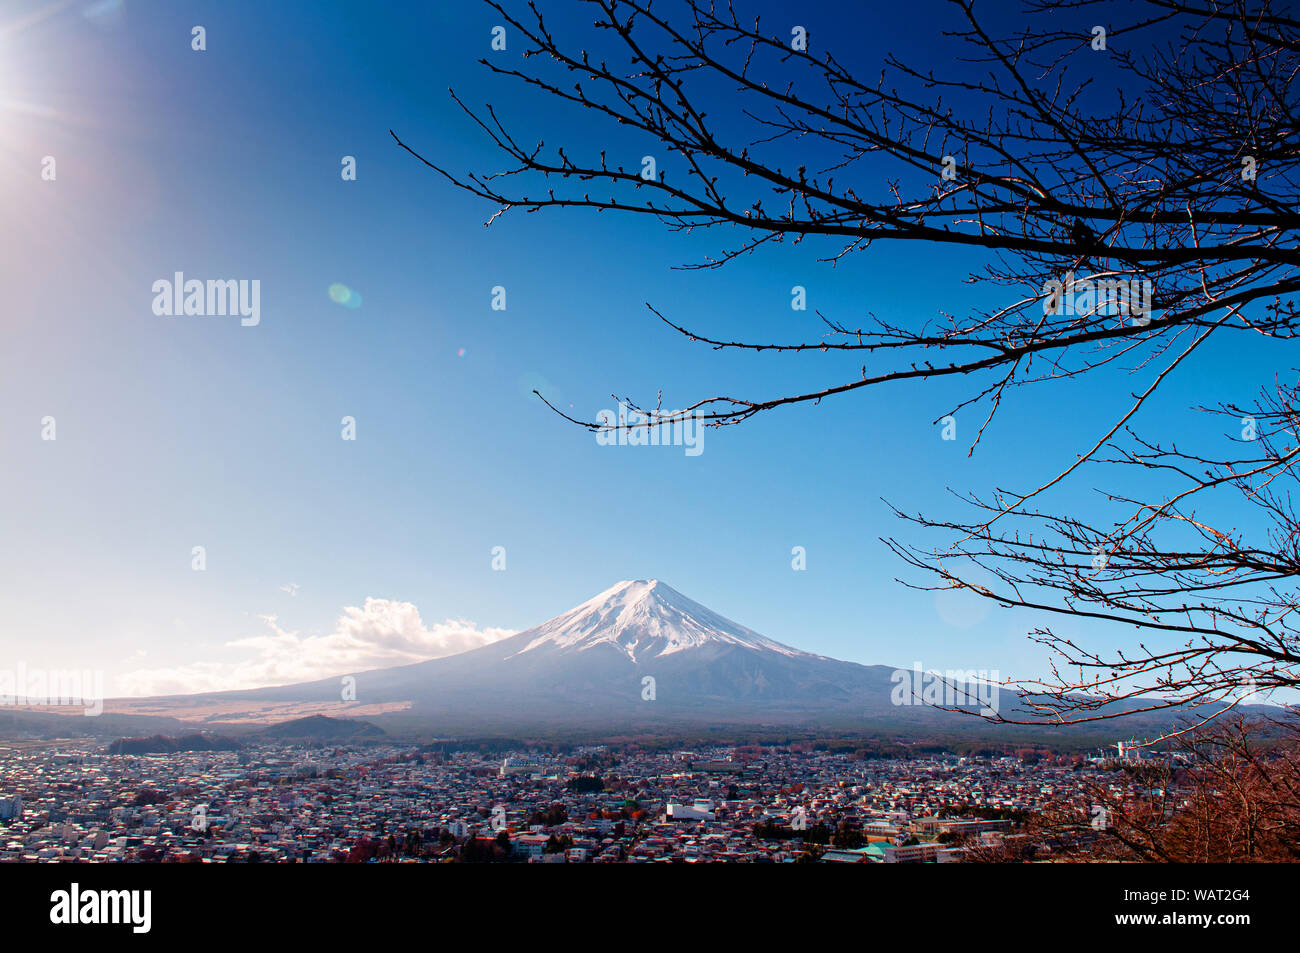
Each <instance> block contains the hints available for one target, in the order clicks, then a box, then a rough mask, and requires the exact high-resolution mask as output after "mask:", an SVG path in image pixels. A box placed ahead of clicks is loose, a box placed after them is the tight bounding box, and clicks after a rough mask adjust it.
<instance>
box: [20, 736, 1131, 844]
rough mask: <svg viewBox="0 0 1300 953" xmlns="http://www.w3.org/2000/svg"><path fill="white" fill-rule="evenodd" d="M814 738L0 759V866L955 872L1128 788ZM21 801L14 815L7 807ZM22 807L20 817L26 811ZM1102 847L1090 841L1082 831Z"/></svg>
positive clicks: (1082, 771)
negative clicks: (748, 867)
mask: <svg viewBox="0 0 1300 953" xmlns="http://www.w3.org/2000/svg"><path fill="white" fill-rule="evenodd" d="M810 747H811V746H809V745H805V744H794V745H789V746H773V747H766V746H758V745H751V746H741V747H735V748H701V749H697V750H680V751H672V752H662V753H654V752H649V751H642V750H639V748H638V746H637V745H621V746H619V750H618V751H617V753H616V752H615V750H614V749H613V748H612V747H611V746H607V745H589V746H578V747H574V748H573V749H572V750H570V751H569V752H567V753H563V754H551V753H546V752H545V751H542V750H519V751H506V752H496V753H492V754H490V755H489V754H485V753H479V752H477V751H470V750H457V748H456V746H455V745H454V744H444V743H439V744H433V745H401V744H395V743H366V744H356V745H342V746H333V745H327V746H321V745H319V744H313V745H308V744H292V743H285V744H262V745H258V746H256V747H250V748H240V749H239V750H237V751H194V752H179V753H167V754H151V755H123V754H107V753H106V752H105V750H104V748H103V746H101V745H98V744H96V743H94V742H39V743H38V742H32V743H11V744H9V745H8V746H7V748H6V750H4V751H3V752H0V755H2V756H0V794H3V795H4V796H5V799H4V800H0V861H26V862H52V861H62V862H67V861H95V862H130V861H152V862H158V861H175V862H186V861H189V862H203V863H229V862H247V861H270V862H277V861H278V862H306V863H329V862H358V861H369V862H376V861H405V862H449V861H457V860H459V861H462V862H467V861H515V862H517V861H528V862H540V863H548V862H549V863H565V862H568V863H619V862H626V863H676V862H684V863H694V862H733V863H746V862H749V863H754V862H757V863H788V862H801V861H811V860H821V861H825V862H863V863H870V862H879V863H904V862H918V861H919V862H940V863H943V862H952V861H960V860H963V859H966V857H967V854H968V853H969V852H970V851H972V850H976V851H978V850H980V849H981V848H989V847H992V846H999V845H1002V844H1003V843H1004V842H1005V841H1008V840H1010V841H1016V840H1019V841H1021V842H1022V844H1021V846H1022V847H1029V848H1031V854H1034V855H1036V856H1038V857H1039V858H1040V859H1050V857H1051V854H1052V851H1053V846H1052V845H1051V844H1048V843H1046V842H1045V840H1040V841H1038V842H1036V843H1032V844H1030V843H1026V841H1028V840H1032V839H1033V835H1032V834H1027V833H1025V832H1024V827H1025V825H1024V821H1025V819H1026V818H1029V817H1031V816H1033V815H1035V814H1041V813H1043V812H1046V811H1048V810H1050V809H1051V808H1052V807H1053V806H1054V805H1060V804H1062V803H1066V802H1071V801H1074V802H1079V803H1084V804H1086V799H1087V797H1088V796H1089V792H1095V791H1096V790H1098V789H1099V788H1105V789H1107V790H1109V791H1110V793H1111V794H1112V795H1114V796H1117V797H1123V796H1125V795H1126V794H1127V793H1130V792H1129V790H1128V785H1127V784H1126V782H1125V780H1124V778H1125V776H1124V775H1123V774H1122V773H1120V772H1117V771H1115V770H1114V768H1115V762H1114V759H1102V758H1100V757H1094V758H1092V759H1084V758H1083V757H1081V756H1068V757H1061V758H1055V759H1049V760H1046V761H1037V762H1036V763H1035V762H1034V761H1026V760H1023V759H1022V758H1021V757H1011V756H1004V757H970V756H968V757H958V756H954V755H935V756H931V757H924V758H917V759H863V758H860V757H857V756H855V755H852V754H844V753H829V752H819V751H815V750H808V749H809V748H810ZM6 806H7V808H8V809H7V811H6V810H5V808H6ZM15 808H16V809H15ZM1080 837H1081V838H1086V835H1080Z"/></svg>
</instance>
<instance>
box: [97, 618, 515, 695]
mask: <svg viewBox="0 0 1300 953" xmlns="http://www.w3.org/2000/svg"><path fill="white" fill-rule="evenodd" d="M258 618H260V619H261V620H262V621H263V622H264V623H266V625H267V627H268V629H270V631H269V632H268V633H267V634H264V635H256V636H251V637H249V638H244V639H237V640H235V641H233V642H228V643H226V645H227V647H229V648H233V649H236V650H243V651H244V652H246V653H247V655H246V657H245V658H244V659H242V660H240V661H238V662H229V663H227V662H196V663H194V664H192V665H184V666H177V667H173V668H156V669H138V670H136V671H133V672H128V673H127V674H125V675H123V676H122V677H121V678H120V679H119V680H118V688H119V691H120V693H121V694H122V695H130V696H139V695H181V694H190V693H193V692H216V691H232V690H235V689H241V688H262V687H265V686H268V685H286V684H290V683H293V682H310V681H313V680H315V679H321V678H330V677H333V676H338V675H349V674H355V673H357V672H363V671H366V670H367V669H372V668H386V667H388V666H390V665H406V664H408V663H411V662H423V661H425V660H427V659H433V658H442V657H443V656H445V655H455V654H457V653H459V652H465V651H468V650H469V649H475V648H478V647H479V646H481V645H487V644H488V643H490V642H496V641H498V640H500V639H504V638H506V637H508V636H511V635H514V634H515V633H514V630H512V629H497V628H479V627H478V626H476V625H475V624H474V623H473V622H467V621H465V620H464V619H448V620H447V621H445V622H439V623H435V624H434V625H431V626H426V625H425V624H424V621H423V620H422V619H421V618H420V611H419V609H417V608H416V607H415V606H414V605H413V604H411V603H409V602H396V601H393V600H391V599H374V598H367V599H366V603H365V605H364V606H361V607H357V606H347V607H345V608H344V609H343V615H341V616H340V617H339V620H338V622H337V623H336V624H335V631H333V632H331V633H330V634H329V635H303V634H301V633H299V632H291V631H288V630H287V629H285V628H283V627H282V626H281V625H280V620H279V618H278V617H277V616H273V615H264V616H259V617H258Z"/></svg>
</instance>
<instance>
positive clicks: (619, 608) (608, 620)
mask: <svg viewBox="0 0 1300 953" xmlns="http://www.w3.org/2000/svg"><path fill="white" fill-rule="evenodd" d="M893 672H894V669H893V668H891V667H889V666H867V665H859V664H857V663H854V662H843V661H839V660H837V659H833V658H827V657H825V656H822V655H815V654H813V653H811V652H805V651H801V650H800V649H797V648H794V647H792V646H789V645H785V644H783V643H781V642H777V641H775V640H773V639H769V638H767V637H765V636H763V635H760V634H759V633H757V632H755V631H753V630H752V629H749V628H746V627H745V626H743V625H740V624H739V623H736V622H733V621H731V620H730V619H728V618H726V617H724V616H722V615H719V614H718V613H716V612H714V611H713V610H711V609H709V608H707V607H705V606H703V605H701V604H700V603H698V602H695V601H694V600H692V599H690V598H688V597H686V596H684V595H682V594H681V593H680V592H678V591H677V590H676V589H673V588H672V587H671V586H669V585H668V584H666V583H664V582H661V581H660V580H657V579H640V580H626V581H623V582H620V583H617V584H616V585H614V586H611V587H610V588H609V589H606V590H605V591H604V592H602V593H600V594H598V595H596V596H594V597H592V598H591V599H588V600H587V601H586V602H584V603H582V604H581V605H579V606H577V607H575V608H573V609H570V610H569V611H568V612H565V613H562V614H561V615H558V616H556V617H554V618H553V619H550V620H548V621H546V622H543V623H542V624H541V625H537V626H534V627H533V628H531V629H526V630H525V631H523V632H519V633H517V634H516V635H513V636H510V637H508V638H505V639H502V640H500V641H497V642H493V643H491V644H489V645H485V646H481V647H479V648H476V649H472V650H470V651H468V652H463V653H461V654H458V655H451V656H446V657H443V658H437V659H432V660H430V661H427V662H417V663H414V664H410V665H402V666H398V667H394V668H385V669H377V670H373V671H368V672H360V673H357V674H355V675H353V676H351V679H353V680H354V686H355V692H354V697H351V698H348V697H346V696H344V697H345V699H346V700H344V701H340V697H341V693H340V682H341V680H340V679H339V678H331V679H324V680H320V681H315V682H306V683H301V684H295V685H286V686H280V687H276V688H260V689H252V690H248V691H239V692H220V693H208V694H204V695H187V696H171V697H168V698H153V699H148V700H144V699H132V700H126V699H123V700H120V702H118V703H114V702H110V703H109V709H110V710H116V711H119V712H126V711H134V712H135V713H144V712H145V711H148V712H149V713H151V714H158V715H168V716H171V717H177V718H183V719H186V720H190V721H193V720H200V721H205V722H211V723H229V722H232V721H233V722H239V721H265V720H276V719H278V718H283V717H288V716H292V715H301V714H304V713H311V714H319V713H323V714H331V715H334V714H339V715H349V716H364V717H367V718H370V719H371V720H373V721H375V722H376V723H377V724H385V723H388V722H391V723H393V724H401V725H403V726H404V727H414V726H417V725H418V726H420V727H422V728H426V729H428V730H434V731H446V732H465V731H475V732H484V733H487V732H492V731H507V730H509V731H519V730H531V731H542V730H545V729H547V728H553V729H565V730H568V729H573V728H576V727H586V728H600V729H608V730H614V729H615V728H618V729H633V728H637V727H645V728H650V727H653V726H667V725H676V726H682V727H684V726H687V725H694V726H699V725H701V724H707V725H712V726H722V725H750V726H759V725H788V724H809V723H825V722H827V721H828V719H829V720H830V721H833V722H836V723H840V724H844V725H853V724H857V725H861V724H862V723H863V718H864V715H865V714H866V713H867V711H868V710H870V711H871V712H873V713H875V714H876V715H877V716H887V715H888V714H889V713H890V712H891V710H892V711H893V713H895V714H897V713H898V709H897V708H895V707H894V706H891V705H890V701H889V695H890V689H891V687H892V685H891V680H890V676H891V675H892V674H893ZM943 714H945V715H946V716H947V717H949V718H951V717H958V716H953V715H951V714H949V713H943Z"/></svg>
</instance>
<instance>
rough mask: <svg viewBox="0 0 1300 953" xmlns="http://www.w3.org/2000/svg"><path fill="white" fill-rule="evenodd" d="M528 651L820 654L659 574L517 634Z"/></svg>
mask: <svg viewBox="0 0 1300 953" xmlns="http://www.w3.org/2000/svg"><path fill="white" fill-rule="evenodd" d="M511 642H512V643H513V645H516V646H517V645H520V644H522V645H523V647H522V648H520V649H518V650H517V651H516V652H514V653H512V655H511V656H508V657H515V656H520V655H524V654H525V653H528V652H537V651H545V650H552V651H554V650H559V651H565V652H572V651H579V652H580V651H585V650H587V649H591V648H594V647H596V646H601V645H609V646H614V647H615V648H617V649H619V650H620V651H621V652H623V653H625V654H626V655H627V657H628V658H629V659H630V660H631V661H633V662H643V661H645V660H646V659H651V658H657V657H660V656H664V655H672V654H674V653H676V652H683V651H686V650H688V649H697V648H701V647H703V646H706V645H719V646H736V647H742V648H749V649H757V650H760V651H765V652H776V653H778V654H780V655H785V656H788V657H791V658H818V657H819V656H814V655H811V654H810V653H808V652H801V651H799V650H798V649H795V648H791V647H790V646H788V645H783V644H782V643H780V642H776V641H773V640H772V639H769V638H765V637H764V636H761V635H759V634H758V633H757V632H755V631H753V630H752V629H747V628H745V627H744V626H743V625H739V624H738V623H735V622H732V621H731V620H730V619H727V618H724V617H723V616H720V615H718V614H717V613H716V612H713V611H712V610H710V609H707V608H705V607H704V606H702V605H700V604H699V603H698V602H696V601H694V600H693V599H688V598H687V597H686V596H684V595H682V594H681V593H680V592H678V591H677V590H676V589H674V588H673V587H672V586H670V585H668V584H667V583H664V582H660V581H659V580H658V579H636V580H630V579H629V580H624V581H623V582H620V583H616V584H615V585H613V586H611V587H610V588H608V589H606V590H605V591H604V592H602V593H600V594H599V595H596V596H593V597H592V598H591V599H588V600H587V601H586V602H584V603H583V604H582V605H580V606H578V607H577V608H574V609H570V610H569V611H568V612H565V613H563V614H561V615H558V616H556V617H555V618H553V619H550V620H549V621H547V622H543V623H542V624H541V625H538V626H534V627H533V628H532V629H529V630H527V631H526V632H521V633H520V634H519V635H517V636H514V637H513V639H511Z"/></svg>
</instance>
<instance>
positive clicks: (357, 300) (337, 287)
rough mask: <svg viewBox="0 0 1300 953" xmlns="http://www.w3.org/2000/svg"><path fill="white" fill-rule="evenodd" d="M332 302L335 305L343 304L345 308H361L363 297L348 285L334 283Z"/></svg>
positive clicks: (331, 291) (331, 290)
mask: <svg viewBox="0 0 1300 953" xmlns="http://www.w3.org/2000/svg"><path fill="white" fill-rule="evenodd" d="M330 300H331V301H333V302H334V303H335V304H341V305H343V307H345V308H353V309H356V308H359V307H361V295H359V294H357V293H356V292H355V291H353V290H352V289H351V288H349V287H348V286H347V285H344V284H339V283H337V282H336V283H334V284H332V285H330Z"/></svg>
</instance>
